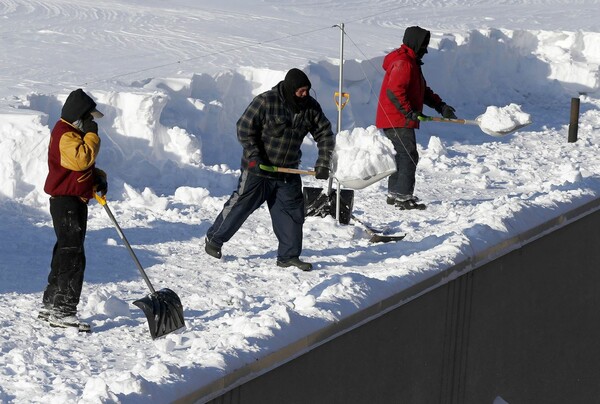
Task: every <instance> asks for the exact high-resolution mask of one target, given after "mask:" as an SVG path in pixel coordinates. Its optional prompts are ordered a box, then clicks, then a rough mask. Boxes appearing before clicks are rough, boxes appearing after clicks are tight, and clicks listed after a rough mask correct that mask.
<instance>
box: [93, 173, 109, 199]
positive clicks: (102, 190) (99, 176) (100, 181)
mask: <svg viewBox="0 0 600 404" xmlns="http://www.w3.org/2000/svg"><path fill="white" fill-rule="evenodd" d="M94 192H96V193H97V194H100V195H101V196H104V195H106V192H108V181H107V180H106V173H105V172H104V171H102V170H101V169H99V168H94Z"/></svg>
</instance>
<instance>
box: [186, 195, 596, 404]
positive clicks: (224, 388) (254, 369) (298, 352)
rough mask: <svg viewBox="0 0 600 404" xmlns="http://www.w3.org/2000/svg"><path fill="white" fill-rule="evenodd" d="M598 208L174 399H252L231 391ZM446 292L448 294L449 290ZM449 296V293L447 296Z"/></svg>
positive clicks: (542, 228)
mask: <svg viewBox="0 0 600 404" xmlns="http://www.w3.org/2000/svg"><path fill="white" fill-rule="evenodd" d="M599 210H600V200H593V201H591V202H589V203H586V204H584V205H582V206H580V207H578V208H576V209H573V210H571V211H569V212H567V213H565V214H563V215H560V216H558V217H556V218H554V219H552V220H549V221H547V222H545V223H543V224H541V225H539V226H536V227H535V228H532V229H531V230H529V231H527V232H524V233H522V234H519V235H518V236H515V237H512V238H511V239H508V240H506V241H504V242H502V243H500V244H498V245H494V246H492V247H490V248H488V249H487V250H485V251H483V252H481V253H479V254H477V255H475V256H473V257H470V258H469V259H467V260H465V261H463V262H461V263H459V264H458V265H455V266H453V267H451V268H448V269H447V270H445V271H442V272H440V273H438V274H436V275H434V276H432V277H430V278H428V279H426V280H424V281H422V282H420V283H418V284H416V285H414V286H412V287H410V288H408V289H405V290H403V291H401V292H400V293H397V294H395V295H393V296H391V297H389V298H387V299H385V300H382V301H380V302H378V303H377V304H374V305H373V306H370V307H368V308H366V309H364V310H362V311H360V312H357V313H355V314H354V315H351V316H349V317H347V318H344V319H342V320H340V321H339V322H336V323H334V324H331V325H330V326H328V327H325V328H323V329H321V330H318V331H316V332H314V333H312V334H310V335H308V336H307V337H305V338H302V339H300V340H298V341H296V342H294V343H292V344H290V345H288V346H286V347H284V348H283V349H281V350H279V351H277V352H274V353H272V354H269V355H267V356H265V357H263V358H262V359H259V360H258V361H256V362H255V363H252V364H249V365H247V366H244V367H242V368H240V369H238V370H236V371H234V372H232V373H230V374H228V375H225V376H224V377H223V378H221V379H219V380H217V381H215V382H214V383H211V384H209V385H207V386H204V387H202V388H200V389H198V390H197V391H195V392H194V393H192V394H189V395H188V396H186V397H183V398H181V399H179V400H177V401H175V402H176V403H188V402H198V403H204V402H208V401H210V400H212V399H215V398H217V397H219V396H222V395H223V394H225V393H227V392H230V391H231V392H230V393H229V394H228V401H226V402H231V403H238V402H239V403H242V402H249V401H244V400H243V399H241V398H239V394H237V393H236V392H235V391H232V390H233V389H236V388H237V387H239V386H242V385H243V384H244V383H247V382H249V381H251V380H253V379H255V378H258V377H260V376H261V375H265V374H266V373H267V372H270V371H271V370H273V369H275V368H278V367H280V366H282V365H284V364H286V363H289V362H290V361H292V360H294V359H296V358H298V357H300V356H302V355H304V354H306V353H308V352H310V351H312V350H315V349H316V348H318V347H320V346H322V345H324V344H327V343H329V342H330V341H332V340H333V339H336V338H339V337H340V336H342V335H344V334H346V333H349V332H351V331H352V330H355V329H357V328H358V327H361V326H363V325H365V324H367V323H369V322H372V321H373V320H375V319H378V318H380V317H382V316H385V315H386V314H387V313H390V312H391V311H394V310H396V309H397V308H399V307H401V306H403V305H406V304H407V303H409V302H411V301H413V300H415V299H417V298H419V297H420V296H423V295H425V294H427V293H428V292H431V291H433V290H436V289H439V288H441V287H442V286H444V285H448V284H449V283H450V282H452V281H454V280H456V279H458V278H459V277H461V276H463V275H465V274H469V273H470V272H471V271H473V270H475V269H477V268H480V267H482V266H484V265H485V264H488V263H490V262H492V261H494V260H496V259H498V258H499V257H502V256H505V255H507V254H509V253H510V252H512V251H515V250H518V249H520V248H522V247H523V246H525V245H527V244H529V243H532V242H533V241H535V240H538V239H540V238H542V237H544V236H546V235H548V234H550V233H552V232H555V231H557V230H558V229H561V228H563V227H565V226H568V225H569V224H571V223H573V222H575V221H577V220H578V219H581V218H583V217H586V216H587V215H591V214H593V213H595V212H597V211H599ZM599 241H600V240H599ZM598 267H599V269H600V263H599V264H598ZM462 283H463V284H464V282H462ZM459 284H460V283H459ZM470 287H471V286H465V285H462V286H461V288H463V289H464V288H466V289H467V290H468V289H469V288H470ZM450 290H451V289H450ZM444 293H446V294H447V293H449V292H448V291H446V292H444ZM460 293H464V291H463V292H460ZM459 297H460V296H459ZM447 298H448V297H447V296H446V299H447ZM452 299H453V300H452V302H453V303H452V304H455V303H456V302H455V301H454V298H452ZM462 300H464V296H463V297H461V298H459V299H458V303H456V304H458V305H459V306H460V305H462V304H463V303H464V302H462ZM467 300H468V299H467ZM456 309H457V310H463V311H464V310H465V307H457V308H456ZM440 310H441V309H440ZM448 315H450V316H454V315H456V313H454V314H452V313H446V316H448ZM461 321H463V320H461ZM453 332H454V333H455V332H456V330H454V331H453ZM456 338H457V337H456V336H454V340H456ZM451 339H452V338H451ZM458 339H459V340H462V337H460V338H458ZM333 343H335V342H333ZM446 343H447V342H446ZM461 344H464V342H461ZM455 348H456V347H455ZM463 348H465V347H463ZM365 349H368V347H366V348H365ZM465 349H466V348H465ZM599 359H600V358H599ZM456 360H457V359H456V358H454V359H453V360H452V361H454V362H455V361H456ZM447 361H448V360H447ZM443 369H446V366H437V368H435V370H434V371H435V372H437V371H443ZM445 371H446V373H448V374H447V375H446V376H447V377H446V382H445V383H446V384H447V386H450V387H448V388H451V387H452V386H454V384H453V383H449V382H448V381H447V379H448V377H450V376H452V377H454V373H455V372H454V371H450V372H448V370H447V369H446V370H445ZM438 376H440V377H441V378H442V379H443V375H438ZM438 387H439V386H438ZM235 397H238V400H239V401H238V400H236V399H235ZM370 400H371V402H378V400H377V399H375V400H373V398H372V397H371V398H370ZM215 402H222V401H221V400H220V399H217V400H215ZM261 402H276V401H269V400H267V399H265V400H264V401H261ZM313 402H316V401H313ZM356 402H360V401H356ZM380 402H385V401H380ZM448 402H461V401H460V400H458V401H456V400H455V401H452V400H450V401H448Z"/></svg>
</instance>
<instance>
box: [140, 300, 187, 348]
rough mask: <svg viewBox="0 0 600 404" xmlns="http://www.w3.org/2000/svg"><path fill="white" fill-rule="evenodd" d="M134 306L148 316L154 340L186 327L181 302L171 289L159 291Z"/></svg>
mask: <svg viewBox="0 0 600 404" xmlns="http://www.w3.org/2000/svg"><path fill="white" fill-rule="evenodd" d="M133 304H135V305H136V306H137V307H139V308H140V309H142V311H143V312H144V314H145V315H146V318H147V319H148V328H149V329H150V335H151V336H152V339H156V338H159V337H162V336H163V335H166V334H169V333H171V332H173V331H176V330H178V329H180V328H183V327H185V323H184V321H183V306H182V305H181V300H180V299H179V296H177V294H176V293H175V292H173V291H172V290H171V289H167V288H164V289H161V290H157V291H156V292H154V293H151V294H149V295H147V296H146V297H143V298H141V299H138V300H136V301H135V302H133Z"/></svg>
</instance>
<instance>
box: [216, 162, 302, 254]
mask: <svg viewBox="0 0 600 404" xmlns="http://www.w3.org/2000/svg"><path fill="white" fill-rule="evenodd" d="M265 201H266V202H267V206H268V207H269V213H270V215H271V223H272V225H273V232H274V233H275V236H276V237H277V240H278V241H279V247H278V249H277V259H278V260H282V261H285V260H288V259H290V258H297V257H299V256H300V253H301V252H302V225H303V224H304V197H303V195H302V181H301V179H300V176H299V175H296V174H292V175H287V176H286V177H284V178H282V179H275V178H267V177H262V176H257V175H255V174H252V173H250V172H248V171H242V175H241V176H240V179H239V181H238V187H237V190H235V191H234V192H233V193H232V194H231V196H230V197H229V200H228V201H227V202H225V205H224V206H223V210H222V211H221V213H219V215H218V216H217V218H216V219H215V222H214V223H213V225H212V226H211V227H210V228H209V229H208V231H207V232H206V238H207V239H208V241H210V242H211V243H212V244H215V245H217V246H222V245H223V243H225V242H227V241H229V239H231V237H233V235H234V234H235V233H236V232H237V231H238V230H239V228H240V227H241V226H242V224H243V223H244V222H245V221H246V219H248V216H250V214H252V212H254V211H255V210H256V209H258V208H259V207H260V206H261V205H262V204H263V202H265Z"/></svg>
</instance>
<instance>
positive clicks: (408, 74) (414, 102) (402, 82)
mask: <svg viewBox="0 0 600 404" xmlns="http://www.w3.org/2000/svg"><path fill="white" fill-rule="evenodd" d="M420 64H421V62H420V60H419V59H418V58H417V55H416V53H415V51H414V50H413V49H411V48H410V47H408V46H407V45H405V44H403V45H402V46H401V47H400V48H398V49H395V50H394V51H392V52H390V53H389V54H388V55H387V56H386V57H385V58H384V59H383V69H384V70H385V75H384V77H383V82H382V84H381V92H380V94H379V103H378V104H377V115H376V118H375V125H376V126H377V127H378V128H380V129H386V128H398V127H400V128H403V127H407V128H418V127H419V122H418V121H413V120H408V121H407V119H406V116H405V115H406V114H407V113H408V112H411V111H415V112H422V111H423V104H425V105H427V106H429V107H431V108H436V109H437V108H439V107H440V105H441V104H442V99H441V98H440V97H439V96H438V95H437V94H436V93H434V92H433V91H432V90H431V89H430V88H429V87H428V86H427V83H426V81H425V78H424V77H423V73H422V72H421V65H420Z"/></svg>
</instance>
